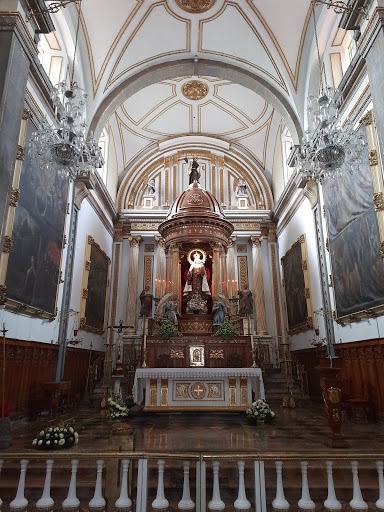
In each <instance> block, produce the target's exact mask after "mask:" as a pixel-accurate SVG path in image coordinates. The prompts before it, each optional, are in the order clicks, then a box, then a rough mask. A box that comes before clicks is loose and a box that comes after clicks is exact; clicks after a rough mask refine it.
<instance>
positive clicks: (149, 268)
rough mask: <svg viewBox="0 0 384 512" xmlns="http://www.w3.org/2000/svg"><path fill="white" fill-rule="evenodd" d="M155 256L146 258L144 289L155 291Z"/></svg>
mask: <svg viewBox="0 0 384 512" xmlns="http://www.w3.org/2000/svg"><path fill="white" fill-rule="evenodd" d="M153 261H154V258H153V256H144V273H143V289H144V290H147V289H148V290H149V291H150V292H151V293H152V291H153Z"/></svg>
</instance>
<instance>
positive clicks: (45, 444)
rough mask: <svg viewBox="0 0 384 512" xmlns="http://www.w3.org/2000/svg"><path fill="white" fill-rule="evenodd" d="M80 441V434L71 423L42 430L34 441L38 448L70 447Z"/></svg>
mask: <svg viewBox="0 0 384 512" xmlns="http://www.w3.org/2000/svg"><path fill="white" fill-rule="evenodd" d="M78 442H79V434H78V433H77V432H76V431H75V429H74V428H73V425H72V424H71V423H60V425H58V426H57V427H47V428H45V429H44V430H41V431H40V432H39V434H38V435H37V436H36V437H35V439H34V440H33V441H32V445H33V446H34V447H35V448H37V449H38V450H54V449H56V448H70V447H71V446H73V445H75V444H77V443H78Z"/></svg>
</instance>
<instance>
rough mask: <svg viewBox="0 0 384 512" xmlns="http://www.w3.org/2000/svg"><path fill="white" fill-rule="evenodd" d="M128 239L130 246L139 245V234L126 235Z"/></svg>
mask: <svg viewBox="0 0 384 512" xmlns="http://www.w3.org/2000/svg"><path fill="white" fill-rule="evenodd" d="M128 240H129V245H130V246H131V247H139V245H140V242H141V236H140V235H137V236H132V235H131V236H129V237H128Z"/></svg>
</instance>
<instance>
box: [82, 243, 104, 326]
mask: <svg viewBox="0 0 384 512" xmlns="http://www.w3.org/2000/svg"><path fill="white" fill-rule="evenodd" d="M109 265H110V259H109V258H108V256H107V255H106V254H105V252H104V251H103V250H102V249H101V248H100V246H99V245H98V244H97V243H96V242H95V240H94V239H93V238H92V237H91V236H89V235H88V236H87V243H86V247H85V263H84V271H83V286H82V294H81V300H80V325H79V327H80V329H84V330H88V331H91V332H94V333H96V334H102V333H103V332H104V331H105V319H106V310H107V293H108V286H109Z"/></svg>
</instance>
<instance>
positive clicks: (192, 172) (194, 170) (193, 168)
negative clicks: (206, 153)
mask: <svg viewBox="0 0 384 512" xmlns="http://www.w3.org/2000/svg"><path fill="white" fill-rule="evenodd" d="M184 160H185V161H186V162H187V164H188V174H189V184H190V185H192V183H193V182H194V181H197V182H198V183H199V179H200V176H201V173H200V170H199V168H200V165H199V164H198V162H197V160H196V158H195V157H193V160H192V161H191V162H189V163H188V158H187V157H185V158H184Z"/></svg>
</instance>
